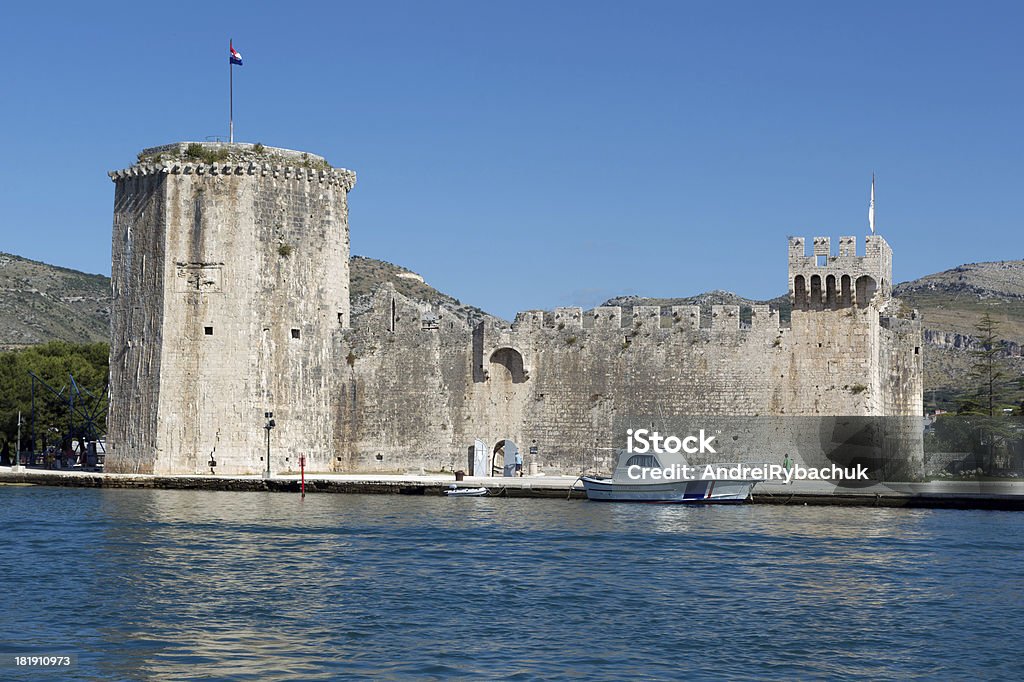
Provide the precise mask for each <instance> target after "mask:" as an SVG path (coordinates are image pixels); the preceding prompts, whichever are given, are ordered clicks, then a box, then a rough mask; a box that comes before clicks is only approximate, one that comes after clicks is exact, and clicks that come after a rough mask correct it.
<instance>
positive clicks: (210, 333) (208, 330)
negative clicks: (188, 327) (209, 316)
mask: <svg viewBox="0 0 1024 682" xmlns="http://www.w3.org/2000/svg"><path fill="white" fill-rule="evenodd" d="M203 333H204V334H206V335H207V336H213V327H203Z"/></svg>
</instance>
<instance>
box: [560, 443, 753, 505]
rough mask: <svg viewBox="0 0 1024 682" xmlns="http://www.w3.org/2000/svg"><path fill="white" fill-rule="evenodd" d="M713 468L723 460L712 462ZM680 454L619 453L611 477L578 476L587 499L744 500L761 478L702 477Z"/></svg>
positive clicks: (646, 500) (711, 501) (606, 500)
mask: <svg viewBox="0 0 1024 682" xmlns="http://www.w3.org/2000/svg"><path fill="white" fill-rule="evenodd" d="M712 466H713V467H714V468H715V469H716V470H717V469H718V468H720V467H726V468H728V467H729V465H726V464H715V465H712ZM704 471H705V467H703V466H700V467H698V466H687V464H686V460H685V459H683V457H681V456H680V455H673V454H669V453H660V454H657V455H651V454H644V455H637V454H630V453H628V452H626V451H621V452H620V453H619V459H618V462H617V466H616V467H615V471H614V472H613V473H612V476H611V477H610V478H604V477H596V476H581V477H580V480H581V481H583V488H584V489H585V490H586V491H587V499H590V500H597V501H602V502H661V503H688V504H719V503H729V502H731V503H738V502H744V501H746V499H747V498H748V497H750V491H751V490H752V489H753V487H754V486H755V485H757V484H758V483H760V482H761V481H763V480H765V479H763V478H738V479H737V478H718V477H715V478H704V477H703V476H702V474H703V473H704Z"/></svg>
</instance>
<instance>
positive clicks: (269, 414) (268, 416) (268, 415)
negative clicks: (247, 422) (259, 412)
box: [263, 412, 277, 478]
mask: <svg viewBox="0 0 1024 682" xmlns="http://www.w3.org/2000/svg"><path fill="white" fill-rule="evenodd" d="M263 416H264V417H265V418H266V420H267V425H266V426H264V427H263V428H264V429H266V430H267V473H266V475H265V476H264V478H270V431H271V429H273V428H274V427H275V426H277V424H275V423H274V413H273V412H264V413H263Z"/></svg>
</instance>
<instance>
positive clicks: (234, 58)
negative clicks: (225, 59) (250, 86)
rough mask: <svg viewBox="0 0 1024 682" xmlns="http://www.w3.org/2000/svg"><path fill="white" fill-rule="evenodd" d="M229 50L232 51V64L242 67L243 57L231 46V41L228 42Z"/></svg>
mask: <svg viewBox="0 0 1024 682" xmlns="http://www.w3.org/2000/svg"><path fill="white" fill-rule="evenodd" d="M228 49H229V50H231V63H232V64H238V65H239V66H241V65H242V55H241V54H239V52H238V50H236V49H235V48H234V46H232V45H231V41H230V40H229V41H228Z"/></svg>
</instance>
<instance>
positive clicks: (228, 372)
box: [106, 142, 356, 474]
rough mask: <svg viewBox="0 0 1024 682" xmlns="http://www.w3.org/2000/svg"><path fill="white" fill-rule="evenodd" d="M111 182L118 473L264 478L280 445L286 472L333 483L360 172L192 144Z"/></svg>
mask: <svg viewBox="0 0 1024 682" xmlns="http://www.w3.org/2000/svg"><path fill="white" fill-rule="evenodd" d="M110 176H111V178H112V179H113V181H114V184H115V194H114V228H113V249H112V261H113V262H112V267H111V277H112V286H113V304H112V309H111V339H110V340H111V343H110V415H109V420H108V454H107V457H106V468H107V470H108V471H120V472H144V473H182V474H184V473H210V470H211V465H212V467H213V469H214V470H215V471H216V473H224V474H246V473H253V474H256V473H260V472H263V471H266V470H267V460H266V456H267V434H268V431H269V434H270V470H271V471H272V472H274V473H278V472H282V471H287V470H297V469H298V458H299V457H300V456H305V457H306V458H307V463H306V466H307V468H309V469H311V470H314V471H327V470H330V469H332V468H333V467H334V463H335V462H336V461H337V458H336V453H337V451H338V448H339V443H338V437H339V434H338V433H336V425H337V424H338V423H339V416H338V414H337V410H338V399H337V397H335V396H334V393H335V391H334V389H335V387H336V385H337V384H336V381H335V379H334V377H335V373H337V372H339V371H340V367H341V366H342V365H343V364H344V358H342V357H339V352H340V351H339V349H340V348H341V346H340V343H339V335H340V331H341V329H343V328H344V327H346V326H348V324H349V265H348V259H349V232H348V207H347V195H348V192H349V190H351V189H352V187H353V186H354V185H355V181H356V176H355V173H353V172H352V171H349V170H344V169H340V168H332V167H331V166H330V165H329V164H328V163H327V162H326V161H325V160H324V159H323V158H322V157H320V156H316V155H313V154H305V153H301V152H296V151H291V150H287V149H277V148H274V147H264V146H262V145H258V144H257V145H250V144H223V143H195V142H193V143H184V142H182V143H177V144H171V145H166V146H163V147H155V148H152V149H146V150H144V151H143V152H142V153H141V154H139V161H138V163H137V164H135V165H133V166H131V167H129V168H127V169H125V170H120V171H114V172H112V173H110ZM267 412H273V419H274V423H275V428H273V429H272V430H268V429H266V428H265V427H266V426H267V423H268V419H267V418H266V416H265V413H267Z"/></svg>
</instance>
